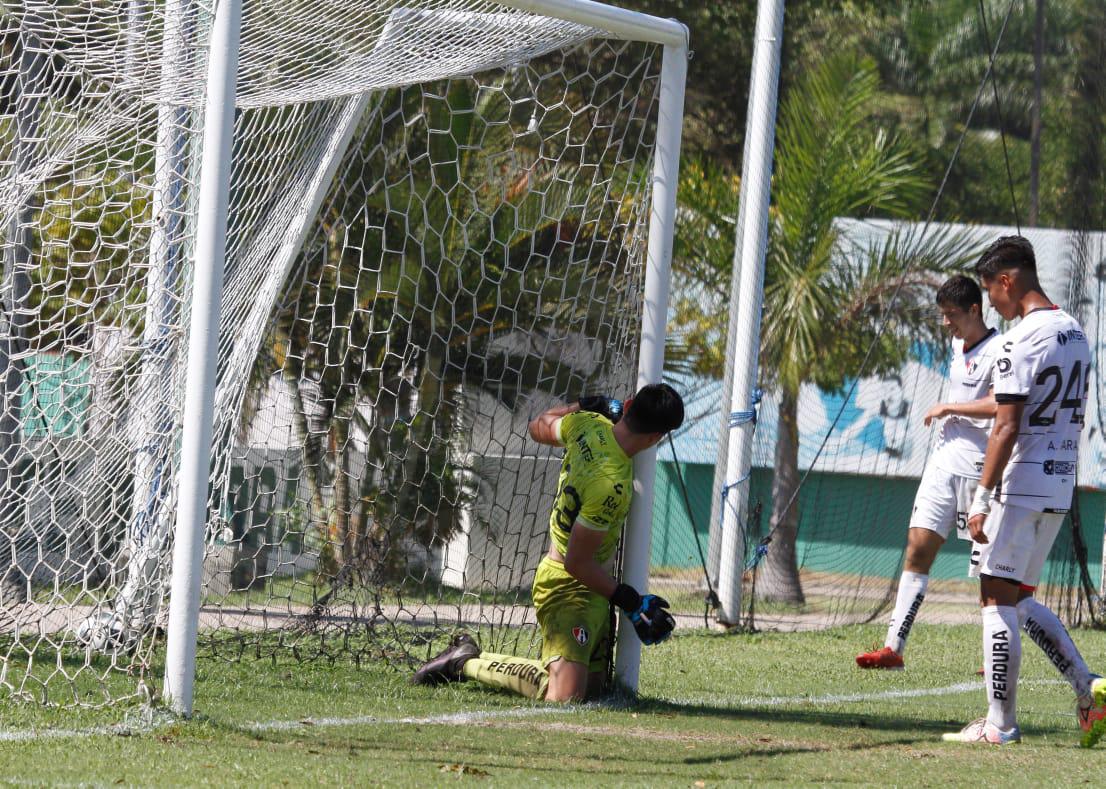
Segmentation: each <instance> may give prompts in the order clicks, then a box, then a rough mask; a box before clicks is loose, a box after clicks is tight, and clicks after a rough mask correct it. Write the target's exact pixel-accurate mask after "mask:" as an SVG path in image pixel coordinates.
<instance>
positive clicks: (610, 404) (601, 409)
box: [578, 395, 622, 423]
mask: <svg viewBox="0 0 1106 789" xmlns="http://www.w3.org/2000/svg"><path fill="white" fill-rule="evenodd" d="M578 402H579V404H580V410H581V411H591V412H593V413H596V414H599V415H600V416H605V417H606V418H607V419H609V420H611V422H612V423H614V422H617V421H618V420H619V419H621V418H622V401H621V400H615V399H614V398H613V397H607V396H605V395H587V396H584V397H581V398H580V399H579V401H578Z"/></svg>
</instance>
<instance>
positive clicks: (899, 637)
mask: <svg viewBox="0 0 1106 789" xmlns="http://www.w3.org/2000/svg"><path fill="white" fill-rule="evenodd" d="M928 586H929V576H928V575H926V574H924V573H912V572H910V571H909V570H904V571H903V574H902V577H901V578H899V594H898V596H897V597H896V598H895V610H894V612H893V613H892V614H891V624H890V626H889V627H888V628H887V640H886V641H884V642H883V645H884V646H887V647H890V648H891V649H892V651H894V652H896V653H898V654H900V655H901V654H902V653H903V652H905V651H906V638H907V636H909V635H910V628H912V627H913V626H914V617H916V616H917V615H918V609H920V608H921V607H922V601H923V600H925V599H926V587H928Z"/></svg>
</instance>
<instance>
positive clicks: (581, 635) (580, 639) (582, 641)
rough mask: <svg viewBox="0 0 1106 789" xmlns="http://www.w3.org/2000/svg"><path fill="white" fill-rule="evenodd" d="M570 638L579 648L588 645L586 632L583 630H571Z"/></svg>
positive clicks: (575, 628) (577, 628)
mask: <svg viewBox="0 0 1106 789" xmlns="http://www.w3.org/2000/svg"><path fill="white" fill-rule="evenodd" d="M572 637H573V638H575V639H576V643H577V644H579V645H580V646H585V645H586V644H587V643H588V631H587V630H586V629H585V628H582V627H574V628H572Z"/></svg>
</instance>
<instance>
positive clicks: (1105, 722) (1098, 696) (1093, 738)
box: [1075, 677, 1106, 748]
mask: <svg viewBox="0 0 1106 789" xmlns="http://www.w3.org/2000/svg"><path fill="white" fill-rule="evenodd" d="M1075 714H1076V716H1077V717H1078V718H1079V728H1081V729H1082V730H1083V739H1082V740H1081V741H1080V744H1081V745H1082V746H1083V747H1084V748H1092V747H1094V746H1095V745H1097V744H1098V741H1099V740H1101V739H1102V737H1103V736H1104V735H1106V679H1104V678H1103V677H1095V678H1094V681H1093V682H1091V694H1090V695H1089V696H1080V697H1079V700H1078V701H1076V703H1075Z"/></svg>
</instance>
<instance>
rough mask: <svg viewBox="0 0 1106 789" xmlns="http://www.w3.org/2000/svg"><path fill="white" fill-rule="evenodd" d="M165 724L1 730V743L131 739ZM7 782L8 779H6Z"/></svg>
mask: <svg viewBox="0 0 1106 789" xmlns="http://www.w3.org/2000/svg"><path fill="white" fill-rule="evenodd" d="M162 725H164V724H159V725H147V726H122V725H113V726H93V727H91V728H88V729H9V730H6V731H5V730H0V743H5V742H30V741H31V740H63V739H71V738H73V739H76V738H82V737H110V736H112V735H114V736H117V737H129V736H131V735H135V734H149V733H150V732H152V731H153V730H154V729H157V728H159V726H162ZM4 780H5V781H7V780H8V779H7V778H4Z"/></svg>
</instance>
